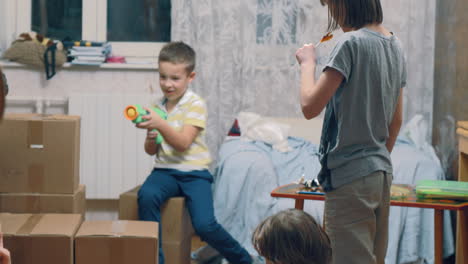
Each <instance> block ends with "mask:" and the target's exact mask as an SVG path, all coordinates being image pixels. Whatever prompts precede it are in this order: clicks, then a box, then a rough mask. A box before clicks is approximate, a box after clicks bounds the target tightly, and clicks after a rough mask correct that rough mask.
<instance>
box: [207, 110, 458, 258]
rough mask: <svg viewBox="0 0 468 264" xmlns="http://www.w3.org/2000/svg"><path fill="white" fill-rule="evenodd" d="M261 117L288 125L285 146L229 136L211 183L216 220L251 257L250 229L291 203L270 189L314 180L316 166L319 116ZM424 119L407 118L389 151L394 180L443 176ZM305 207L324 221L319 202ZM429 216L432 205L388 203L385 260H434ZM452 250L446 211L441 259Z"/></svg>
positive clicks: (411, 180)
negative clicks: (426, 139)
mask: <svg viewBox="0 0 468 264" xmlns="http://www.w3.org/2000/svg"><path fill="white" fill-rule="evenodd" d="M261 120H262V121H263V124H268V126H267V127H268V128H271V127H274V126H275V125H279V126H282V127H283V128H284V127H287V128H288V129H286V135H283V136H284V140H286V141H287V145H288V149H287V150H284V149H283V150H281V149H279V148H275V147H274V144H272V143H271V142H270V141H271V138H269V136H268V135H266V134H268V133H265V131H263V133H257V134H256V137H257V138H255V139H253V140H252V138H250V139H249V138H247V139H246V138H245V137H243V136H242V133H241V136H228V137H226V139H225V141H224V142H223V144H222V145H221V147H220V150H219V153H218V156H217V159H216V160H217V164H216V169H215V172H214V184H213V197H214V208H215V214H216V217H217V219H218V221H219V223H220V224H222V225H223V226H224V227H225V228H226V230H228V231H229V232H230V233H231V234H232V236H233V237H234V238H236V239H237V240H238V241H239V243H241V244H242V246H244V247H245V248H246V249H247V250H248V251H249V253H251V254H254V255H255V254H256V252H255V250H254V248H253V247H252V244H251V242H250V236H251V234H252V231H253V230H254V228H255V227H256V226H257V225H258V224H259V223H260V222H261V221H262V220H263V219H264V218H266V217H267V216H269V215H271V214H274V213H276V212H278V211H280V210H283V209H286V208H293V207H294V201H293V200H292V199H284V198H273V197H271V196H270V192H271V191H272V190H273V189H274V188H276V187H278V186H280V185H284V184H287V183H291V182H293V181H296V180H298V179H299V178H300V177H301V176H304V177H305V179H313V178H315V177H316V175H317V173H318V171H319V170H320V164H319V161H318V143H319V141H320V132H321V126H322V120H321V119H320V118H318V119H312V120H309V121H307V120H304V119H300V118H266V117H265V118H263V117H262V119H261ZM422 121H424V120H422V119H421V118H419V119H418V120H417V121H414V122H413V121H411V122H408V126H407V127H405V128H403V129H402V131H401V133H400V136H399V138H398V140H397V143H396V145H395V148H394V151H393V152H392V160H393V164H394V180H393V182H394V183H407V184H414V183H416V182H417V181H418V180H420V179H444V173H443V170H442V168H441V166H440V162H439V160H438V159H437V156H436V155H435V154H434V151H433V149H432V147H431V146H430V145H429V144H426V143H424V142H423V141H421V140H419V138H420V135H421V133H422V132H421V129H423V128H424V126H421V124H422V123H423V122H422ZM257 123H258V120H257ZM241 128H242V126H241ZM231 131H232V129H231ZM267 132H268V131H267ZM262 135H263V137H265V138H266V139H265V140H262V138H261V137H262ZM283 143H284V142H283ZM283 147H284V146H283ZM304 210H305V211H307V212H308V213H310V214H311V215H312V216H314V217H315V218H316V219H317V220H318V221H319V222H320V223H321V222H322V221H323V202H321V201H306V202H305V204H304ZM433 214H434V212H433V210H431V209H419V208H405V207H391V209H390V224H389V228H390V230H389V231H390V232H389V245H388V251H387V257H386V263H388V264H393V263H398V264H400V263H434V251H433V248H434V239H433V238H434V217H433ZM453 252H454V243H453V235H452V226H451V221H450V216H449V213H448V212H445V215H444V257H445V256H450V255H452V254H453Z"/></svg>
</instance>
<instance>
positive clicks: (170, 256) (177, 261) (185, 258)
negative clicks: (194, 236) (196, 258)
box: [162, 238, 192, 264]
mask: <svg viewBox="0 0 468 264" xmlns="http://www.w3.org/2000/svg"><path fill="white" fill-rule="evenodd" d="M191 241H192V240H191V238H190V239H186V240H185V241H178V242H173V241H169V242H164V240H163V242H162V248H163V252H164V260H165V262H166V263H171V264H190V263H191V258H190V251H191Z"/></svg>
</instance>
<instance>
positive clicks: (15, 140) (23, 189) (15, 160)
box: [0, 114, 80, 194]
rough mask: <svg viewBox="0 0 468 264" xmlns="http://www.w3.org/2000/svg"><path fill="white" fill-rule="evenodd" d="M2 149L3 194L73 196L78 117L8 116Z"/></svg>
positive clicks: (1, 131)
mask: <svg viewBox="0 0 468 264" xmlns="http://www.w3.org/2000/svg"><path fill="white" fill-rule="evenodd" d="M0 146H2V147H1V148H0V182H1V183H2V184H0V192H9V193H68V194H72V193H74V192H75V190H76V189H77V188H78V184H79V167H80V166H79V165H80V164H79V161H80V160H79V157H80V117H79V116H65V115H39V114H7V115H5V118H4V120H3V121H2V123H1V124H0Z"/></svg>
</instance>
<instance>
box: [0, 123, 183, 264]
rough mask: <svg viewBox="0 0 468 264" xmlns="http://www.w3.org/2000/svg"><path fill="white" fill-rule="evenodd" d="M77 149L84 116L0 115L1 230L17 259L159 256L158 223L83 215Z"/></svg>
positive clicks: (61, 261)
mask: <svg viewBox="0 0 468 264" xmlns="http://www.w3.org/2000/svg"><path fill="white" fill-rule="evenodd" d="M79 156H80V117H79V116H65V115H48V116H44V115H38V114H8V115H6V116H5V118H4V120H3V121H2V123H0V231H1V232H3V234H4V240H5V241H4V242H5V243H4V244H5V247H6V248H8V249H9V250H10V251H11V254H12V263H15V264H37V263H48V264H73V263H75V264H125V263H148V264H157V263H158V248H159V247H158V223H155V222H142V221H84V222H83V220H84V214H85V210H86V207H85V202H86V200H85V186H84V185H79V160H80V159H79ZM168 263H171V262H168ZM174 264H175V263H174Z"/></svg>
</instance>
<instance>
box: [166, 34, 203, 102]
mask: <svg viewBox="0 0 468 264" xmlns="http://www.w3.org/2000/svg"><path fill="white" fill-rule="evenodd" d="M158 64H159V84H160V86H161V89H162V91H163V93H164V96H165V97H166V98H167V99H168V100H169V101H174V102H176V101H177V100H179V99H180V98H181V97H182V96H183V95H184V93H185V91H186V90H187V88H188V85H189V84H190V83H191V82H192V80H193V79H194V78H195V72H194V69H195V51H194V50H193V49H192V48H191V47H190V46H189V45H187V44H185V43H183V42H170V43H168V44H166V45H165V46H164V47H163V48H162V49H161V52H160V53H159V58H158Z"/></svg>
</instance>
